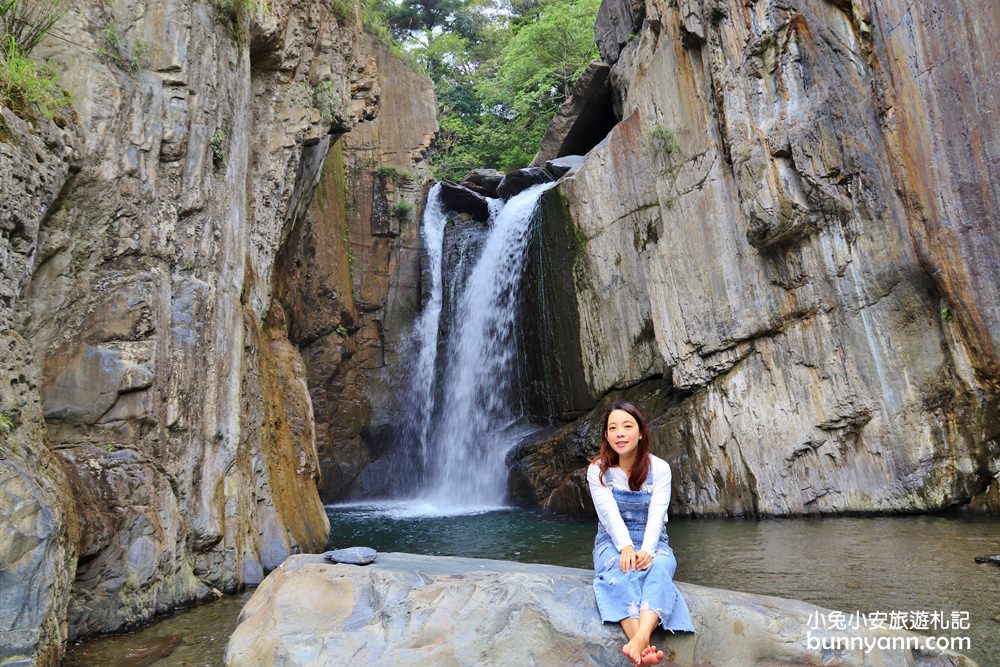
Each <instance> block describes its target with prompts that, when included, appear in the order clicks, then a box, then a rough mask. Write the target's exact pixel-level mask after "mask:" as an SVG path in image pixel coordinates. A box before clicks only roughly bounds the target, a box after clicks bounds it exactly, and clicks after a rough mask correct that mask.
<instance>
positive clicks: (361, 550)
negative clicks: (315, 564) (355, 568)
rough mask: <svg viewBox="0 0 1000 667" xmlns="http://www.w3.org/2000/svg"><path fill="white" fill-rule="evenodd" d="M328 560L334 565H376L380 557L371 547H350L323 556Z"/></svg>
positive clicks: (328, 552)
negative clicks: (376, 559) (376, 560)
mask: <svg viewBox="0 0 1000 667" xmlns="http://www.w3.org/2000/svg"><path fill="white" fill-rule="evenodd" d="M323 556H324V557H325V558H326V559H327V560H332V561H333V562H334V563H344V564H346V565H368V564H369V563H374V562H375V558H377V557H378V552H377V551H375V550H374V549H372V548H371V547H348V548H346V549H334V550H333V551H327V552H325V553H324V554H323Z"/></svg>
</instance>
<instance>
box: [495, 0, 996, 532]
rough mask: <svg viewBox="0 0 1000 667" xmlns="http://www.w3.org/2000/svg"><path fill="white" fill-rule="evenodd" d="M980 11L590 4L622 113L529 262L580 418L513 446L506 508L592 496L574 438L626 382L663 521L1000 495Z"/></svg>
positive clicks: (877, 4) (558, 376)
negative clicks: (660, 479)
mask: <svg viewBox="0 0 1000 667" xmlns="http://www.w3.org/2000/svg"><path fill="white" fill-rule="evenodd" d="M998 11H1000V10H998V9H997V7H995V6H987V5H984V4H964V5H961V6H959V5H955V4H954V3H943V2H927V3H920V6H919V7H916V6H911V5H909V4H906V3H900V2H895V1H893V0H871V1H867V0H852V1H850V2H848V1H843V2H839V1H836V2H835V1H831V0H764V1H761V2H754V3H750V4H747V3H742V2H729V1H726V0H705V1H700V0H679V1H677V2H660V1H656V0H650V1H648V2H646V3H645V4H641V3H639V4H637V3H634V2H629V1H628V0H605V2H604V5H603V6H602V9H601V13H600V15H599V19H598V26H597V35H598V42H599V46H600V49H601V52H602V56H603V58H604V61H605V62H606V63H607V64H609V65H611V69H610V72H609V74H608V81H609V85H610V87H611V99H612V104H613V106H614V109H615V112H616V113H617V114H618V116H619V118H620V122H619V123H618V124H617V125H616V126H615V128H614V129H613V130H612V131H611V132H610V133H609V134H608V136H607V137H606V138H605V139H604V140H603V141H601V143H600V144H599V145H597V146H596V147H594V148H593V149H592V150H590V152H589V153H588V155H587V158H586V160H585V161H584V163H583V164H582V165H580V166H579V167H578V168H576V169H575V170H574V171H573V172H571V173H570V174H569V175H567V176H566V177H565V178H564V180H563V182H562V183H561V184H560V186H559V187H558V188H556V189H554V190H552V191H550V192H549V193H547V195H546V201H545V210H546V222H545V224H544V225H543V227H542V228H541V230H540V231H539V239H538V244H537V246H536V249H535V251H534V254H533V255H532V257H533V259H532V262H533V264H534V268H533V269H532V271H533V272H534V274H535V275H537V276H538V279H537V280H538V285H537V286H536V288H535V289H536V290H537V292H538V294H539V295H540V296H538V297H537V298H535V299H534V303H535V304H543V303H544V304H546V306H545V307H542V306H540V305H536V306H535V312H534V313H533V315H534V316H535V317H537V318H538V320H539V321H542V322H545V325H544V326H542V327H539V328H540V329H542V330H544V331H545V336H548V338H547V339H545V340H542V341H540V342H539V343H538V344H536V349H539V350H552V349H555V350H556V351H555V352H551V353H550V356H552V357H553V359H549V360H545V359H539V360H538V365H539V366H540V367H541V366H542V365H543V364H546V363H547V364H549V366H550V367H551V370H550V371H548V380H547V386H548V387H551V391H552V394H553V400H554V404H555V405H554V408H553V411H554V412H555V414H556V415H558V416H561V417H562V418H564V419H573V418H577V417H579V416H580V415H585V416H584V417H583V419H584V423H581V424H580V425H577V426H570V427H566V428H564V429H563V430H562V431H561V432H558V433H555V434H553V435H551V436H550V437H547V438H546V439H545V440H541V441H538V442H535V443H533V444H529V445H526V446H524V447H522V448H521V449H520V450H519V451H517V452H516V453H515V454H514V456H513V457H512V462H513V464H514V466H515V468H516V470H517V474H516V475H515V479H514V480H513V485H514V486H515V487H516V488H517V489H519V490H520V491H519V495H520V496H521V497H523V498H526V499H528V500H529V501H531V502H535V503H539V504H542V505H548V506H550V507H552V508H557V507H558V508H562V509H563V510H565V511H569V510H573V509H574V508H575V511H582V510H583V509H584V503H585V502H586V495H587V494H586V493H585V491H584V490H583V489H582V483H583V479H582V477H581V475H580V474H579V471H580V467H581V466H583V465H585V460H586V456H587V455H588V454H592V453H593V452H594V451H596V449H595V448H596V442H588V443H586V445H585V446H584V447H583V448H582V449H581V448H580V447H577V446H576V445H575V444H574V438H575V437H577V436H576V435H574V434H579V433H584V432H592V431H593V423H594V421H595V420H597V419H599V418H600V413H601V412H602V410H603V407H602V406H603V404H604V402H605V401H607V400H610V399H612V398H614V397H616V396H618V395H620V393H619V392H621V391H623V390H628V391H629V392H631V395H632V396H633V397H636V398H642V397H646V398H648V399H650V401H649V403H650V404H649V407H648V411H649V413H650V414H649V416H650V417H651V418H652V422H653V431H654V436H653V437H654V451H656V452H657V453H658V454H660V455H661V456H664V457H665V458H667V459H668V460H669V461H670V462H671V463H672V464H673V466H674V479H675V489H674V491H675V499H674V504H673V508H674V510H673V511H675V512H679V513H683V514H732V515H797V514H806V513H835V512H910V511H922V510H934V509H940V508H948V507H954V506H959V505H966V504H971V506H973V507H977V508H980V509H988V508H989V507H990V506H991V504H992V509H993V510H996V509H998V508H997V507H996V506H995V502H996V501H995V499H996V497H997V494H996V487H997V474H998V470H1000V439H998V436H1000V392H998V388H997V384H996V378H997V377H998V374H997V359H998V358H1000V346H998V343H997V333H996V332H997V331H1000V298H998V297H1000V295H998V293H997V289H998V288H997V285H1000V242H998V241H1000V227H998V226H997V225H996V223H995V216H994V215H993V211H995V210H996V208H997V205H998V203H1000V179H998V178H996V174H995V170H996V164H997V162H998V159H1000V131H998V130H1000V128H998V126H997V123H998V122H1000V121H998V119H997V118H996V117H995V114H992V113H990V112H989V109H992V108H993V107H996V106H997V103H998V102H1000V84H998V83H997V80H996V78H995V77H993V76H991V75H990V74H989V73H988V72H986V71H985V70H982V68H981V67H980V66H979V65H978V64H977V63H980V62H984V59H985V61H990V58H992V57H994V56H997V55H1000V54H998V53H997V49H998V46H997V42H996V40H994V39H991V38H990V37H988V35H990V34H992V32H993V31H994V29H995V28H996V27H997V26H998V25H1000V13H998ZM562 122H564V123H565V120H563V121H562ZM599 140H600V137H595V138H594V139H593V142H594V143H596V142H597V141H599ZM550 143H552V144H553V145H558V141H550ZM560 295H562V297H563V298H560ZM567 295H568V296H569V298H565V297H566V296H567ZM549 339H551V340H556V341H563V344H561V345H559V346H556V347H555V348H552V347H551V343H550V342H548V341H549ZM566 341H568V343H567V342H566ZM641 387H645V389H638V388H641ZM595 403H596V404H598V407H597V408H595V409H594V410H593V411H592V412H589V413H588V411H589V410H591V408H592V407H593V406H594V405H595ZM588 429H589V431H588ZM574 448H576V449H581V451H579V452H575V453H573V452H572V451H571V450H574Z"/></svg>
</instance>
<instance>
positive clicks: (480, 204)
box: [441, 181, 490, 222]
mask: <svg viewBox="0 0 1000 667" xmlns="http://www.w3.org/2000/svg"><path fill="white" fill-rule="evenodd" d="M441 201H442V202H444V205H445V207H446V208H447V210H449V211H453V212H455V213H468V214H469V215H471V216H472V219H473V220H478V221H480V222H486V221H487V220H489V219H490V205H489V202H488V201H487V200H486V197H485V196H483V195H481V194H479V193H478V192H474V191H473V190H471V189H469V187H468V186H466V185H456V184H454V183H452V182H450V181H444V182H443V183H441Z"/></svg>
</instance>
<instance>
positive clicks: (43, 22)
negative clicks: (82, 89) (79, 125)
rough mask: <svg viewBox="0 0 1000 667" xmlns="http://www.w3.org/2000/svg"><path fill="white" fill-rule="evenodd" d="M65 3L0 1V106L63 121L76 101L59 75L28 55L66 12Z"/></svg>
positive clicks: (26, 116) (19, 113) (52, 0)
mask: <svg viewBox="0 0 1000 667" xmlns="http://www.w3.org/2000/svg"><path fill="white" fill-rule="evenodd" d="M63 13H64V12H63V9H62V2H61V1H60V0H49V1H48V2H44V1H42V2H25V1H24V0H21V1H20V2H18V0H0V105H3V106H5V107H7V108H8V109H10V110H11V111H13V112H14V113H15V114H16V115H17V116H19V117H21V118H23V119H25V120H33V119H35V118H43V119H45V120H53V119H55V120H63V121H65V120H66V118H67V117H68V116H69V115H71V114H72V110H71V109H72V103H73V100H72V98H71V96H70V95H69V93H67V92H66V91H65V90H63V89H62V86H61V85H60V83H59V78H58V75H57V74H56V72H55V70H54V69H53V68H52V67H49V66H48V65H43V64H39V63H36V62H35V61H33V60H32V59H31V58H30V57H29V54H30V53H31V51H32V50H33V49H34V48H35V47H36V46H37V45H38V43H39V42H40V41H41V40H42V39H43V38H44V37H45V35H46V34H48V32H49V31H50V30H51V29H52V26H53V25H55V23H56V21H58V20H59V19H60V18H61V17H62V15H63Z"/></svg>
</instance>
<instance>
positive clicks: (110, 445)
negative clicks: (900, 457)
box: [103, 442, 118, 452]
mask: <svg viewBox="0 0 1000 667" xmlns="http://www.w3.org/2000/svg"><path fill="white" fill-rule="evenodd" d="M103 449H104V451H106V452H117V451H118V447H116V446H115V445H114V444H113V443H110V442H109V443H108V444H106V445H104V447H103Z"/></svg>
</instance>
